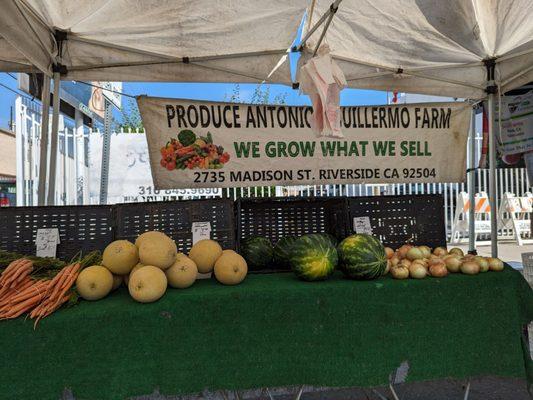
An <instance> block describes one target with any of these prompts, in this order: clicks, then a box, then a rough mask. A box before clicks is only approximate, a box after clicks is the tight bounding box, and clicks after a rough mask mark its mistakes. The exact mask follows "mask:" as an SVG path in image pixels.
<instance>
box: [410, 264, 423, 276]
mask: <svg viewBox="0 0 533 400" xmlns="http://www.w3.org/2000/svg"><path fill="white" fill-rule="evenodd" d="M427 274H428V273H427V269H426V267H424V266H423V265H421V264H418V263H412V264H411V266H410V267H409V276H410V277H411V278H414V279H423V278H425V277H426V275H427Z"/></svg>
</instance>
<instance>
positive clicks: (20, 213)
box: [0, 206, 114, 261]
mask: <svg viewBox="0 0 533 400" xmlns="http://www.w3.org/2000/svg"><path fill="white" fill-rule="evenodd" d="M39 228H58V230H59V240H60V243H59V244H58V246H57V253H56V256H57V258H60V259H63V260H66V261H68V260H70V259H71V258H72V257H74V256H75V255H76V254H78V253H79V252H80V250H81V251H82V252H84V253H87V252H89V251H92V250H103V249H104V248H105V246H107V244H108V243H109V242H111V241H112V240H113V235H114V233H113V208H112V206H52V207H3V208H0V248H1V249H2V250H6V251H14V252H18V253H22V254H35V252H36V248H35V239H36V236H37V229H39Z"/></svg>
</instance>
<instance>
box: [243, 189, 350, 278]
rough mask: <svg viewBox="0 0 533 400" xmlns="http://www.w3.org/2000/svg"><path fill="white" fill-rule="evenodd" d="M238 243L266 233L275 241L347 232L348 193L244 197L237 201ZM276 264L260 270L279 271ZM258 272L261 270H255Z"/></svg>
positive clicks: (340, 236)
mask: <svg viewBox="0 0 533 400" xmlns="http://www.w3.org/2000/svg"><path fill="white" fill-rule="evenodd" d="M235 212H236V214H237V217H236V218H237V247H238V248H239V249H240V245H241V242H242V240H244V239H246V238H249V237H252V236H264V237H266V238H268V239H270V241H271V242H272V244H273V245H275V244H276V242H277V241H278V240H279V239H281V238H282V237H284V236H301V235H305V234H308V233H329V234H331V235H333V236H335V237H336V238H337V239H342V238H344V236H345V235H346V229H347V226H346V221H347V213H346V198H345V197H271V198H243V199H239V200H237V202H236V210H235ZM279 270H281V269H279V268H278V267H276V266H275V265H273V266H272V268H268V270H265V271H260V272H271V271H279ZM254 272H258V271H254Z"/></svg>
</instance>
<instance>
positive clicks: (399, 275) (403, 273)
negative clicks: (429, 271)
mask: <svg viewBox="0 0 533 400" xmlns="http://www.w3.org/2000/svg"><path fill="white" fill-rule="evenodd" d="M390 274H391V275H392V277H393V278H394V279H407V278H409V269H408V268H406V267H400V266H398V267H396V268H392V269H391V270H390Z"/></svg>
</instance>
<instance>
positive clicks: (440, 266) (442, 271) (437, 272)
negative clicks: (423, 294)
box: [429, 260, 448, 278]
mask: <svg viewBox="0 0 533 400" xmlns="http://www.w3.org/2000/svg"><path fill="white" fill-rule="evenodd" d="M429 274H430V275H431V276H433V277H435V278H444V277H445V276H446V275H448V269H447V268H446V264H444V261H442V260H441V261H440V262H439V263H433V264H431V265H430V266H429Z"/></svg>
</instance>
